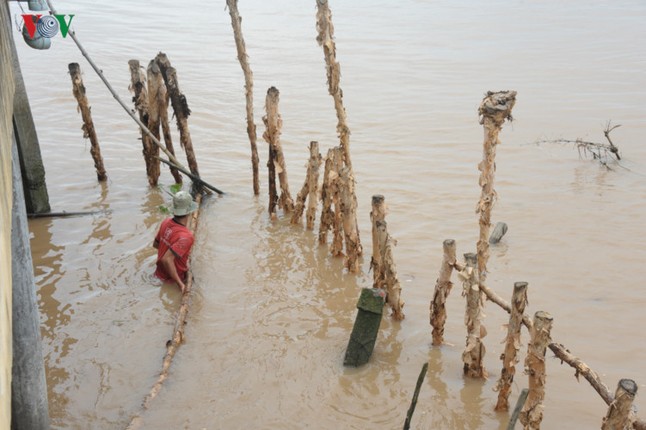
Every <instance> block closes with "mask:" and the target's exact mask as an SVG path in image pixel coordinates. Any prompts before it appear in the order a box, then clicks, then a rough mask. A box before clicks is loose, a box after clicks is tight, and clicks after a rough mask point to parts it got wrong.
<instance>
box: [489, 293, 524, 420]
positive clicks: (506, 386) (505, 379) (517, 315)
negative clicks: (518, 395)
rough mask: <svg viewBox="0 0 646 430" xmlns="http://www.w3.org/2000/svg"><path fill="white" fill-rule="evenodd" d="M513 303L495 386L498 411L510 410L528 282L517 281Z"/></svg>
mask: <svg viewBox="0 0 646 430" xmlns="http://www.w3.org/2000/svg"><path fill="white" fill-rule="evenodd" d="M511 303H512V308H511V315H510V316H509V325H508V327H507V339H506V341H505V350H504V352H503V353H502V355H501V356H500V359H501V360H502V371H501V372H500V379H499V380H498V383H497V385H496V388H495V389H496V390H498V402H497V403H496V407H495V410H496V411H507V410H509V394H510V393H511V384H512V382H514V374H515V373H516V363H518V357H517V356H518V352H519V351H520V329H521V326H522V325H523V313H524V312H525V306H527V282H516V283H515V284H514V293H513V295H512V298H511Z"/></svg>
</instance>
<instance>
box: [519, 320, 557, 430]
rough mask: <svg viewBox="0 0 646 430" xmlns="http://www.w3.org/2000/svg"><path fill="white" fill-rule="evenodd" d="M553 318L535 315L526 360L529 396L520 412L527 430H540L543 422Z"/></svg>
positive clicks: (521, 420)
mask: <svg viewBox="0 0 646 430" xmlns="http://www.w3.org/2000/svg"><path fill="white" fill-rule="evenodd" d="M552 321H553V318H552V316H551V315H550V314H548V313H547V312H543V311H538V312H536V314H534V322H533V326H532V330H531V340H530V342H529V345H528V347H527V357H526V358H525V373H526V374H527V375H529V394H528V395H527V401H526V402H525V406H523V409H522V411H521V412H520V422H521V423H522V424H523V428H524V429H525V430H538V429H540V428H541V421H542V420H543V399H544V398H545V376H546V374H545V351H546V349H547V346H548V345H549V343H550V340H551V339H550V332H551V330H552Z"/></svg>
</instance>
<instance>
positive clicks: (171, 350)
mask: <svg viewBox="0 0 646 430" xmlns="http://www.w3.org/2000/svg"><path fill="white" fill-rule="evenodd" d="M195 201H196V203H197V204H198V210H196V211H195V212H193V213H192V214H191V215H190V217H189V221H188V226H187V227H188V228H189V230H191V231H193V232H194V231H195V229H197V222H198V216H199V214H200V211H199V206H200V204H201V202H202V195H201V194H198V196H197V197H196V199H195ZM192 288H193V274H192V273H191V272H190V271H189V272H188V273H187V280H186V289H185V290H184V293H183V294H182V302H181V304H180V307H179V310H178V311H177V319H176V320H175V328H174V330H173V337H172V338H171V339H170V340H168V342H166V355H165V356H164V361H163V362H162V369H161V372H160V373H159V377H158V378H157V382H155V384H154V385H153V387H152V388H151V390H150V392H149V393H148V395H146V397H145V398H144V401H143V403H142V409H141V411H139V413H138V414H137V415H135V417H133V418H132V420H131V421H130V424H128V427H127V429H128V430H134V429H138V428H140V427H141V425H142V424H143V421H142V417H141V415H142V414H143V413H144V412H145V411H146V410H148V408H150V404H151V403H152V401H153V400H154V399H155V397H157V395H158V394H159V392H160V391H161V389H162V387H163V385H164V382H165V381H166V380H167V379H168V375H169V372H170V366H171V364H172V362H173V358H174V357H175V354H176V353H177V350H178V349H179V347H180V345H181V344H182V342H183V341H184V328H185V326H186V317H187V315H188V311H189V306H190V303H191V301H190V299H191V290H192Z"/></svg>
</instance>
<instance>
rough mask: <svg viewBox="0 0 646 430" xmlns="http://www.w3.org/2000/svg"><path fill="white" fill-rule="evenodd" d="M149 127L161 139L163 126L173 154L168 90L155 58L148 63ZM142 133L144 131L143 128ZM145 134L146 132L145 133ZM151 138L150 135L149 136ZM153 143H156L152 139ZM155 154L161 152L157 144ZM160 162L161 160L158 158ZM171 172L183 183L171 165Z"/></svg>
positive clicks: (177, 181)
mask: <svg viewBox="0 0 646 430" xmlns="http://www.w3.org/2000/svg"><path fill="white" fill-rule="evenodd" d="M146 72H147V75H148V79H147V82H148V129H149V130H150V131H151V132H152V134H153V137H154V138H155V139H157V140H161V137H160V134H159V127H160V126H161V128H162V132H163V135H164V143H165V144H166V149H167V150H168V151H169V152H170V153H171V154H173V155H175V150H174V149H173V140H172V138H171V134H170V127H169V125H168V92H167V91H166V84H165V83H164V78H162V75H161V71H160V70H159V66H158V65H157V63H156V62H155V60H151V61H150V62H149V63H148V69H147V71H146ZM142 133H144V131H143V130H142ZM144 134H145V133H144ZM149 138H150V137H149ZM151 144H153V145H154V143H153V142H152V140H151ZM155 149H156V152H155V155H158V154H159V147H158V146H156V145H155ZM157 161H158V162H159V160H157ZM169 168H170V173H171V175H173V178H174V179H175V183H176V184H181V183H182V175H180V174H179V171H178V170H177V169H176V168H174V167H169Z"/></svg>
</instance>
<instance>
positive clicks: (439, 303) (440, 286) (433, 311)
mask: <svg viewBox="0 0 646 430" xmlns="http://www.w3.org/2000/svg"><path fill="white" fill-rule="evenodd" d="M442 248H443V250H444V257H443V258H442V267H441V268H440V276H439V277H438V278H437V282H436V283H435V292H434V293H433V300H431V305H430V322H431V326H432V327H433V345H436V346H438V345H442V343H443V342H444V323H446V298H447V297H448V296H449V293H450V292H451V288H453V283H452V282H451V273H453V267H454V266H455V262H456V257H455V240H453V239H446V240H445V241H444V243H443V246H442Z"/></svg>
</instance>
